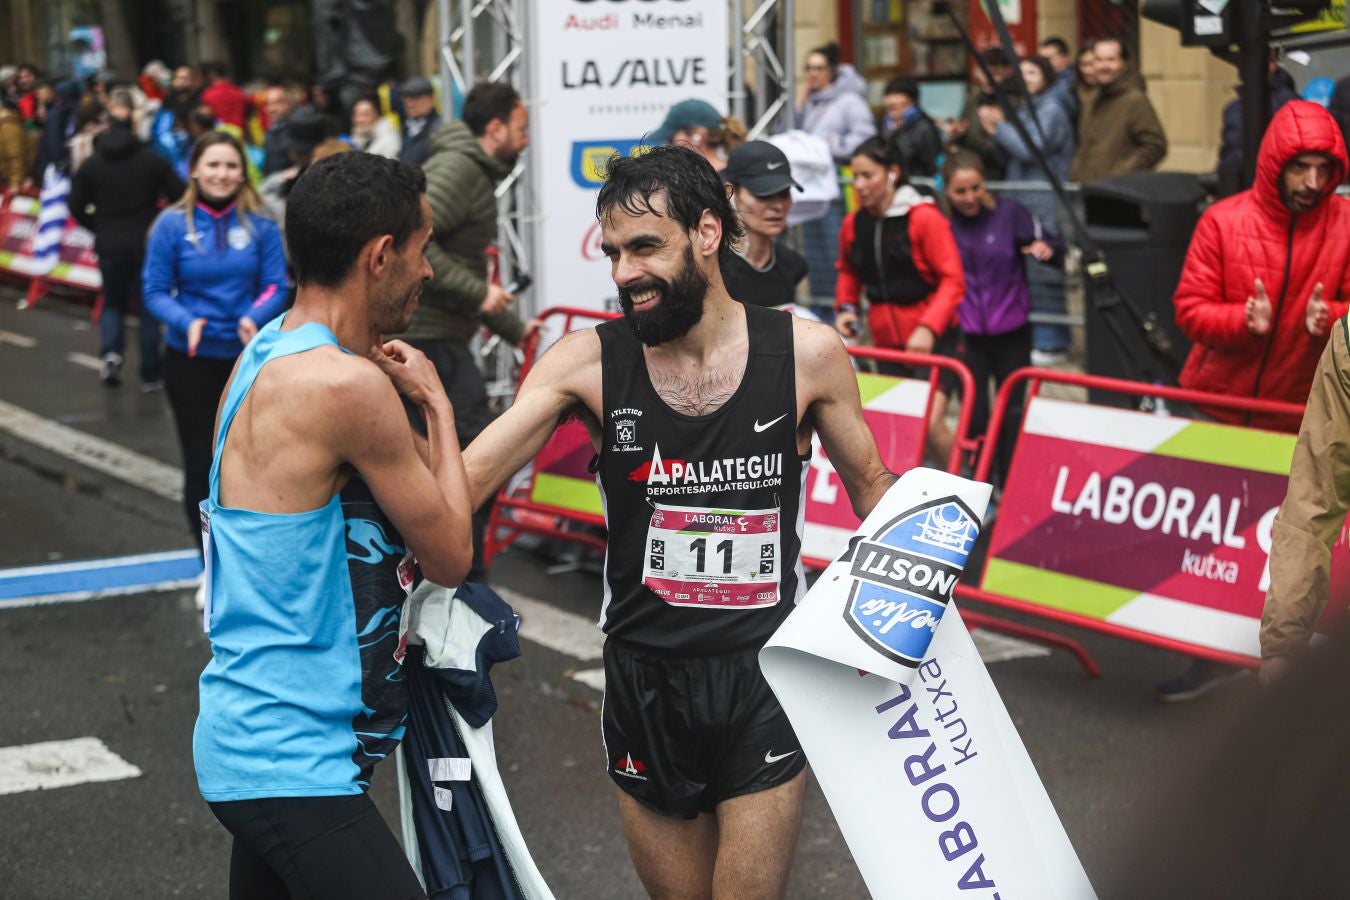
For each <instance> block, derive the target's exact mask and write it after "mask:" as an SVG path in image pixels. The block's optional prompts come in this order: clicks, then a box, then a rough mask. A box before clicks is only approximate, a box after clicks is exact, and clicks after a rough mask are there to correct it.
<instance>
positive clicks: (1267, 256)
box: [1172, 100, 1350, 432]
mask: <svg viewBox="0 0 1350 900" xmlns="http://www.w3.org/2000/svg"><path fill="white" fill-rule="evenodd" d="M1346 171H1347V161H1346V151H1345V142H1344V140H1343V139H1342V137H1341V131H1340V128H1339V127H1338V126H1337V124H1336V121H1335V119H1333V118H1332V117H1331V114H1330V113H1328V112H1327V111H1326V110H1325V109H1323V108H1322V107H1321V106H1319V105H1317V104H1316V103H1308V102H1306V101H1302V100H1293V101H1290V102H1289V103H1286V104H1285V105H1284V106H1283V107H1281V108H1280V111H1279V112H1278V113H1276V114H1275V117H1274V119H1272V120H1271V123H1270V127H1269V128H1267V129H1266V135H1265V138H1264V139H1263V140H1262V141H1261V153H1260V156H1259V157H1258V158H1257V163H1256V181H1255V183H1254V184H1253V185H1252V187H1251V189H1250V190H1246V191H1243V192H1242V193H1240V194H1236V195H1234V196H1232V197H1229V198H1228V199H1226V200H1221V201H1220V202H1218V203H1216V204H1214V205H1213V206H1211V207H1210V208H1209V209H1207V210H1206V211H1205V214H1204V215H1203V216H1201V217H1200V222H1199V224H1198V225H1197V226H1196V229H1195V236H1194V237H1193V238H1192V239H1191V245H1190V249H1189V250H1188V251H1187V253H1186V265H1185V267H1184V268H1183V269H1182V271H1181V283H1180V284H1179V285H1177V292H1176V294H1175V295H1174V296H1173V298H1172V303H1173V305H1174V306H1175V307H1176V316H1177V325H1178V326H1179V327H1180V328H1181V330H1182V332H1184V333H1185V334H1186V336H1187V337H1189V338H1190V339H1191V340H1192V341H1194V342H1195V346H1194V347H1193V348H1192V349H1191V355H1190V357H1189V358H1187V360H1186V366H1185V368H1184V369H1183V370H1182V373H1181V386H1182V387H1187V388H1193V389H1195V390H1199V391H1212V392H1214V393H1220V394H1230V395H1238V396H1244V397H1259V398H1261V399H1264V400H1283V401H1286V402H1289V403H1303V402H1304V401H1305V400H1306V399H1307V397H1308V389H1309V387H1310V386H1311V385H1312V377H1313V371H1314V370H1315V369H1316V368H1317V360H1318V358H1319V357H1320V356H1321V355H1322V348H1323V347H1325V346H1326V343H1327V335H1328V324H1329V323H1330V322H1334V321H1335V320H1336V319H1339V318H1340V317H1341V316H1343V315H1345V313H1346V309H1347V302H1346V301H1347V299H1350V201H1347V200H1345V199H1344V198H1341V197H1337V196H1335V191H1336V185H1338V184H1339V183H1340V182H1341V181H1342V180H1343V179H1344V177H1345V174H1346ZM1204 412H1206V413H1207V414H1209V415H1211V416H1213V417H1214V418H1216V419H1220V420H1222V421H1226V422H1247V423H1248V424H1251V425H1254V426H1256V427H1260V428H1272V429H1277V430H1280V431H1290V432H1297V431H1298V427H1299V418H1298V417H1297V416H1270V415H1264V416H1263V415H1259V414H1253V415H1251V417H1250V420H1248V418H1247V414H1245V413H1242V412H1235V411H1233V410H1221V409H1218V408H1206V409H1205V410H1204Z"/></svg>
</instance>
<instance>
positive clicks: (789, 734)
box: [601, 638, 806, 819]
mask: <svg viewBox="0 0 1350 900" xmlns="http://www.w3.org/2000/svg"><path fill="white" fill-rule="evenodd" d="M601 729H602V731H603V737H604V742H605V761H606V765H607V766H608V769H609V777H610V778H613V779H614V783H615V784H617V785H618V786H619V787H620V788H622V789H623V790H624V791H625V792H627V793H628V794H629V795H630V796H632V797H633V799H635V800H637V801H638V802H639V803H641V804H642V805H643V806H644V807H646V808H647V809H650V810H652V811H653V812H656V813H659V814H661V815H663V816H669V817H671V818H676V819H692V818H694V817H696V816H697V815H698V814H699V813H704V812H712V811H713V810H714V809H716V807H717V804H719V803H721V802H722V801H723V800H729V799H731V798H732V797H739V796H741V795H743V794H753V793H755V792H756V791H763V790H767V789H768V788H772V787H777V786H778V785H780V784H784V783H786V782H788V781H791V780H792V779H793V778H794V777H795V776H796V775H797V773H799V772H801V770H802V768H803V767H804V766H805V765H806V757H805V755H804V754H803V753H802V747H801V744H800V743H798V742H797V735H796V734H795V733H794V732H793V730H792V725H791V724H790V723H789V722H788V718H787V715H786V714H785V713H784V712H783V708H782V707H781V706H779V705H778V698H777V697H775V696H774V694H773V691H772V690H770V688H769V684H768V682H766V681H765V680H764V676H763V675H762V674H761V673H760V670H759V651H758V650H745V651H741V652H738V653H733V654H727V655H719V656H674V655H665V654H659V655H658V654H655V653H651V652H649V651H645V650H642V649H639V648H636V647H634V646H633V645H631V644H625V643H624V642H622V641H617V640H615V639H613V638H610V639H609V640H607V641H606V642H605V705H604V711H603V713H602V715H601Z"/></svg>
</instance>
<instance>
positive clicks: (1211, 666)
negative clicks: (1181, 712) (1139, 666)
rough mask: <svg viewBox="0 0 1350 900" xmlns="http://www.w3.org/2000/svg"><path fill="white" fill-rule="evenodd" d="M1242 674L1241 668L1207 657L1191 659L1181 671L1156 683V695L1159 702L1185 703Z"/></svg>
mask: <svg viewBox="0 0 1350 900" xmlns="http://www.w3.org/2000/svg"><path fill="white" fill-rule="evenodd" d="M1242 674H1244V673H1243V670H1242V669H1235V668H1233V667H1232V666H1225V665H1222V664H1221V663H1216V662H1212V661H1210V660H1208V659H1193V660H1191V664H1190V665H1189V666H1188V667H1187V668H1186V671H1184V672H1182V673H1181V674H1180V675H1177V676H1175V677H1173V678H1168V679H1167V680H1166V681H1160V682H1158V685H1157V697H1158V702H1160V703H1185V702H1186V701H1187V700H1194V699H1195V698H1196V697H1199V696H1200V695H1201V694H1208V693H1209V692H1210V691H1212V690H1214V689H1215V688H1218V687H1222V686H1223V685H1225V684H1227V683H1228V682H1229V681H1232V680H1233V679H1234V678H1237V677H1238V676H1240V675H1242Z"/></svg>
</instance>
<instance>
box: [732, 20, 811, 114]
mask: <svg viewBox="0 0 1350 900" xmlns="http://www.w3.org/2000/svg"><path fill="white" fill-rule="evenodd" d="M747 14H748V15H747ZM792 14H793V0H761V2H759V3H755V2H753V0H751V2H747V0H731V25H732V35H731V86H730V89H729V92H728V93H729V95H730V98H731V114H732V115H734V116H736V117H737V118H738V119H740V120H741V121H742V122H745V123H746V124H747V125H748V126H749V130H750V137H751V138H757V137H760V136H761V135H763V134H765V133H774V132H779V131H787V130H788V129H789V128H791V127H792V116H793V103H794V99H793V98H794V96H795V90H796V81H795V72H796V70H795V68H794V65H793V60H794V59H795V57H796V51H795V49H794V48H793V37H792V22H793V18H792ZM751 61H753V63H754V79H755V85H754V90H755V94H754V99H755V106H754V108H753V109H752V108H751V107H750V97H749V88H750V86H749V84H748V83H747V78H748V77H749V73H748V70H749V69H750V65H749V63H750V62H751ZM751 115H753V116H754V117H755V119H754V122H753V123H752V122H750V120H749V118H748V117H749V116H751Z"/></svg>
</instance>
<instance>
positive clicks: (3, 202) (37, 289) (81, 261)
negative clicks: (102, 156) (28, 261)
mask: <svg viewBox="0 0 1350 900" xmlns="http://www.w3.org/2000/svg"><path fill="white" fill-rule="evenodd" d="M38 196H39V195H38V192H37V191H36V190H28V191H15V190H7V191H5V192H4V193H3V195H0V253H4V254H9V256H7V257H6V258H8V259H10V260H11V261H12V260H14V259H23V258H26V257H28V256H30V251H31V249H32V243H33V236H32V235H28V236H23V235H16V234H15V233H14V228H15V227H16V225H17V224H18V223H19V221H20V220H24V221H31V222H32V223H33V225H32V226H30V227H32V228H33V229H34V230H35V228H36V215H32V214H28V213H18V212H15V211H14V210H13V209H12V208H11V201H12V200H13V199H14V198H15V197H28V198H32V199H34V200H36V199H38ZM66 228H67V232H68V233H67V234H66V235H64V236H63V240H62V249H60V250H58V252H59V253H61V254H62V255H64V256H66V257H73V258H72V259H70V260H63V261H61V262H58V263H57V265H56V267H55V268H54V270H53V271H51V272H47V273H45V274H42V275H36V274H33V273H32V272H31V271H24V268H23V267H22V266H16V265H10V264H8V263H0V277H4V278H5V279H6V280H10V281H14V282H16V283H18V284H20V285H23V286H25V287H26V292H25V296H24V300H23V301H22V306H23V307H25V308H26V307H30V306H35V305H36V304H37V302H38V301H39V300H40V299H41V298H42V297H44V296H46V295H47V294H48V293H50V292H51V286H52V285H62V286H64V287H68V288H72V289H74V290H77V291H80V292H82V293H88V294H90V295H91V296H92V299H93V307H92V309H91V312H90V317H91V318H92V319H93V320H94V321H98V318H99V315H100V313H101V312H102V309H103V291H102V290H101V289H99V288H98V287H95V286H94V285H93V284H92V282H87V281H76V280H71V279H69V278H66V277H63V275H62V274H61V273H63V272H71V271H79V270H84V271H88V270H93V271H92V274H89V275H88V276H87V278H89V279H92V278H93V277H94V276H95V275H97V268H96V266H97V257H96V256H95V255H94V252H93V249H92V236H91V235H89V233H88V232H87V231H84V230H83V229H81V228H78V227H76V226H75V225H74V224H73V222H70V221H68V222H67V225H66ZM71 235H74V236H75V237H76V238H78V241H76V240H73V239H71V238H70V236H71ZM86 241H87V242H89V243H88V244H85V242H86ZM72 248H76V249H72Z"/></svg>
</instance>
